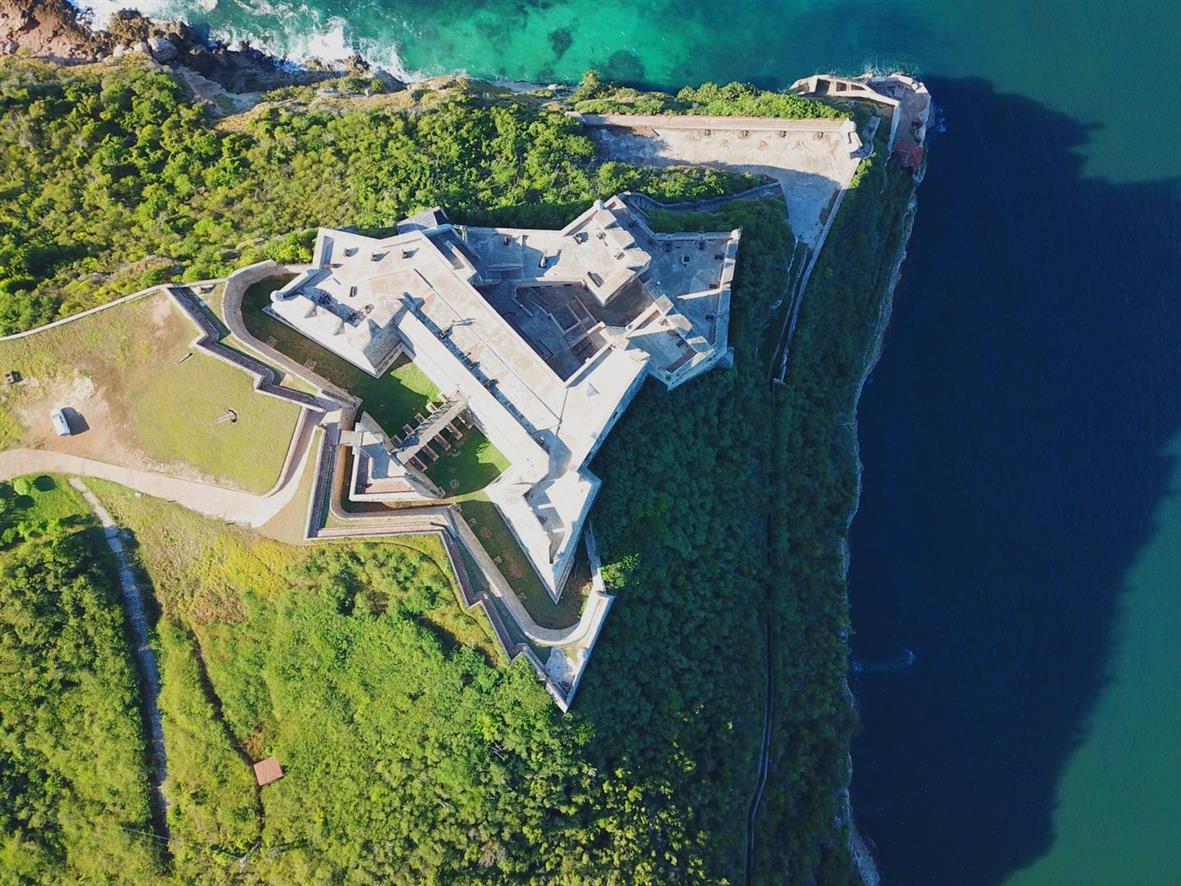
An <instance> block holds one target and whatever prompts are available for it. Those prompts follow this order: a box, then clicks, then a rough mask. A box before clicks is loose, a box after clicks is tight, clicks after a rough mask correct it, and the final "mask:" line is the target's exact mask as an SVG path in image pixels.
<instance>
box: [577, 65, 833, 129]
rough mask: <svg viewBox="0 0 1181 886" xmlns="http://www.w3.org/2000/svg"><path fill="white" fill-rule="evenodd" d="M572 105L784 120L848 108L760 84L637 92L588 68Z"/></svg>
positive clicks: (603, 110)
mask: <svg viewBox="0 0 1181 886" xmlns="http://www.w3.org/2000/svg"><path fill="white" fill-rule="evenodd" d="M574 109H575V110H576V111H581V112H582V113H584V114H700V115H709V116H717V117H780V118H783V119H786V120H813V119H816V118H823V119H828V120H839V119H842V118H847V117H848V118H851V117H852V116H853V112H852V111H851V110H846V109H844V108H839V107H834V106H833V105H831V104H826V103H824V102H821V101H816V100H815V99H810V98H801V97H800V96H798V95H785V94H784V93H782V92H771V91H769V90H766V89H759V88H757V87H755V86H751V85H750V84H749V83H727V84H726V85H725V86H719V85H717V84H716V83H703V84H701V86H698V87H697V88H693V87H692V86H686V87H685V88H684V89H682V90H681V91H680V92H678V93H677V94H676V95H675V96H674V95H670V94H668V93H667V92H642V91H640V90H638V89H633V88H631V87H628V86H620V85H618V84H615V83H609V82H606V81H603V80H600V79H599V75H598V74H597V73H596V72H595V71H587V72H586V74H585V75H584V76H583V78H582V82H581V83H579V84H578V88H577V89H576V90H575V91H574Z"/></svg>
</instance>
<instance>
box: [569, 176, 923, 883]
mask: <svg viewBox="0 0 1181 886" xmlns="http://www.w3.org/2000/svg"><path fill="white" fill-rule="evenodd" d="M912 188H913V183H912V182H911V180H910V178H909V176H907V175H905V174H904V173H901V172H898V171H896V170H894V169H893V168H892V167H887V166H886V165H885V164H884V163H882V162H881V161H874V162H873V163H872V164H870V165H869V166H868V167H867V168H866V169H865V170H864V171H863V172H862V173H861V174H860V175H859V176H858V178H857V182H856V186H855V189H854V191H853V192H852V193H851V194H850V195H849V196H848V197H847V198H846V202H845V206H844V208H843V209H842V211H841V214H840V216H839V217H838V220H837V222H836V228H835V230H834V231H833V234H832V236H831V237H830V239H829V241H828V242H829V244H830V245H829V246H828V247H827V248H826V251H825V253H824V254H823V256H822V257H821V260H820V263H819V265H818V267H817V269H816V271H815V273H814V274H813V277H812V280H813V282H812V284H811V286H810V287H809V291H808V293H807V295H806V298H805V301H804V307H803V311H802V313H801V316H800V321H799V326H798V328H797V332H796V338H795V341H794V344H793V349H792V364H791V370H790V374H789V377H788V383H787V385H786V386H784V387H778V388H774V389H773V393H771V394H770V395H768V390H769V388H768V377H769V368H770V367H769V365H768V363H767V361H766V359H765V358H764V360H762V361H760V360H759V359H756V357H755V351H756V348H757V347H758V346H759V344H760V341H759V339H760V336H761V335H763V334H765V335H768V336H773V335H774V334H776V333H777V332H778V330H779V327H780V324H779V323H777V322H769V323H768V322H766V319H767V317H768V307H769V305H770V304H771V303H772V302H774V301H775V300H776V299H778V298H779V297H780V295H781V293H782V289H783V286H784V284H785V283H786V280H785V270H786V266H787V258H788V256H789V255H790V254H791V250H792V248H793V247H792V243H791V240H790V237H789V236H788V235H787V233H786V231H785V230H784V229H783V226H782V223H781V221H780V220H779V217H778V216H777V214H776V213H775V212H774V211H773V210H772V207H773V204H768V203H762V204H755V205H749V204H748V205H745V206H742V205H732V206H730V207H727V209H726V211H725V212H722V213H718V214H717V215H714V216H712V217H710V216H704V217H703V216H699V215H683V216H671V215H666V216H662V218H661V221H663V222H664V224H665V225H666V226H673V227H676V228H698V229H714V230H718V229H722V230H724V229H727V228H731V227H738V226H741V227H742V229H743V241H742V248H741V249H740V250H739V256H738V266H737V269H736V273H735V282H734V292H735V298H734V301H733V304H734V315H733V318H732V325H731V341H732V342H733V343H734V344H735V346H736V348H737V351H738V353H737V359H736V360H735V366H734V368H733V369H732V370H730V371H729V372H725V373H715V374H711V375H710V376H708V377H707V378H705V379H702V380H701V381H699V382H695V383H693V384H691V385H687V386H685V387H684V388H681V389H678V390H676V391H673V392H671V393H668V392H666V391H663V390H657V389H656V388H655V386H651V387H649V388H647V389H645V390H644V391H641V393H640V395H639V396H638V397H637V399H636V401H635V402H634V403H633V405H632V407H631V408H630V409H629V411H628V413H627V414H626V415H625V416H624V418H623V419H622V420H621V421H620V424H619V426H618V428H617V429H616V430H615V431H614V432H613V435H612V437H611V438H610V439H609V440H608V441H607V443H606V444H605V445H604V447H603V451H602V453H601V454H600V456H599V458H598V459H597V460H596V463H595V470H596V471H597V472H599V474H600V476H602V478H603V481H604V483H603V492H602V493H601V495H600V499H599V502H598V505H597V507H596V510H595V513H594V514H593V515H592V517H593V519H594V520H595V525H596V527H598V530H599V541H600V547H601V548H602V550H603V553H604V558H605V559H604V562H605V573H606V574H607V576H608V583H609V585H610V586H611V587H612V588H613V589H615V590H616V592H617V593H619V595H620V610H619V611H621V612H627V617H626V618H621V619H619V620H617V621H616V622H613V623H612V625H611V629H610V630H609V631H607V633H606V634H605V637H604V639H603V641H602V642H601V643H600V646H599V648H598V650H597V651H596V653H595V654H596V663H595V670H594V679H593V680H589V681H588V683H587V684H586V685H585V686H584V688H583V689H582V693H583V695H582V698H581V699H580V701H579V711H580V713H581V714H582V715H584V716H586V717H587V718H588V719H591V720H593V721H594V722H595V723H596V724H597V727H598V731H597V734H596V747H598V748H600V749H605V752H606V756H605V757H604V758H603V759H602V760H601V761H600V765H603V766H612V767H626V769H627V770H628V771H634V772H638V773H644V776H645V783H646V785H647V790H648V792H649V794H650V795H652V796H659V795H660V793H661V792H665V793H666V794H668V795H671V796H675V797H676V798H677V800H676V802H675V808H676V809H677V810H684V814H685V816H686V817H685V819H684V821H683V822H682V823H681V826H682V827H684V829H685V831H686V832H687V833H693V834H696V835H698V836H699V838H700V839H701V840H702V845H701V849H700V852H701V856H702V858H703V859H704V860H705V864H706V869H708V870H710V871H713V872H714V874H715V875H723V876H727V877H729V878H731V879H733V880H739V879H741V877H742V861H743V852H742V842H743V836H744V830H743V829H742V828H740V827H737V826H735V822H740V821H741V822H745V820H746V814H747V808H748V807H747V804H748V803H749V800H750V796H751V790H752V785H753V773H754V771H755V757H754V754H755V752H756V750H757V748H758V746H759V735H758V733H759V730H760V728H761V726H762V722H761V717H760V716H756V715H755V714H754V713H753V712H756V711H759V712H761V711H762V709H763V693H764V688H765V684H764V683H763V681H762V679H761V677H762V675H763V674H765V673H766V672H767V671H766V666H765V656H766V655H767V648H768V647H767V639H768V638H770V663H771V668H772V673H773V676H774V682H773V686H774V718H773V721H772V745H771V750H772V753H771V759H770V770H769V777H768V781H767V788H766V792H765V795H764V798H763V803H762V806H761V808H760V812H759V816H758V819H757V827H758V832H757V837H758V839H757V843H756V846H757V848H758V851H757V854H756V857H755V859H754V865H755V867H754V879H755V882H787V883H798V882H823V883H839V882H847V881H848V880H849V879H850V860H849V857H848V851H847V834H846V833H842V832H840V831H839V830H838V831H836V832H834V826H833V823H834V822H841V821H844V815H843V812H842V807H841V803H842V800H841V792H842V789H843V788H844V786H845V785H846V784H847V782H848V758H847V755H848V741H849V735H850V733H851V731H852V728H853V725H854V714H853V711H852V710H851V708H850V706H849V703H848V700H847V695H846V693H845V677H846V674H847V671H848V661H847V656H848V646H847V640H846V638H847V636H848V631H849V620H848V611H847V599H846V591H845V581H844V563H843V559H842V548H841V544H842V541H843V540H844V539H845V538H846V535H847V531H848V518H849V514H850V512H851V508H852V506H853V502H854V498H855V495H856V490H857V473H856V470H857V466H856V460H855V455H854V448H853V443H854V440H853V436H852V435H853V431H852V417H853V410H854V397H855V395H856V392H857V389H858V385H859V382H860V379H861V377H862V375H863V373H864V371H865V369H866V364H867V361H868V360H869V358H870V355H871V353H872V350H873V348H874V346H875V344H876V338H877V334H878V331H879V330H878V323H879V318H880V316H881V312H882V304H883V299H884V297H885V294H886V289H887V284H888V282H889V281H888V276H889V273H890V269H891V263H892V260H893V259H894V257H895V256H896V255H897V254H898V249H899V248H900V247H901V245H902V238H903V237H904V235H905V221H906V206H907V201H908V199H909V195H910V192H911V189H912ZM764 324H765V325H764ZM762 344H763V347H762V349H761V350H760V353H762V354H764V355H769V354H770V353H771V352H772V351H773V349H774V348H773V346H774V342H773V341H770V340H768V341H766V342H763V343H762ZM636 475H641V476H644V477H645V478H647V480H648V482H646V483H645V484H644V485H643V486H641V487H638V488H637V487H636V486H635V485H634V484H629V483H628V482H626V481H627V479H628V478H631V477H634V476H636ZM674 489H675V490H676V492H675V494H674V493H673V492H672V491H671V490H674ZM736 503H741V507H735V504H736ZM653 649H659V650H660V656H659V657H660V665H661V666H660V667H659V668H653V667H650V666H649V665H648V664H647V662H649V661H650V659H651V656H652V650H653ZM735 674H745V675H747V676H746V678H744V679H743V680H741V681H736V680H735V679H734V676H733V675H735ZM754 675H759V678H755V676H754ZM706 711H708V712H709V713H708V716H703V712H706ZM670 746H675V747H676V748H677V752H676V753H672V754H670V753H669V750H668V748H669V747H670ZM719 798H724V799H719Z"/></svg>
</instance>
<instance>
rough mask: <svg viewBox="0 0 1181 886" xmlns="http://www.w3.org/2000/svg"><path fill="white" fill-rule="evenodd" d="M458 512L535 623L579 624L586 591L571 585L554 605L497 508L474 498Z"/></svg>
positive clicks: (486, 501) (555, 625) (549, 626)
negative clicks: (494, 561) (495, 561)
mask: <svg viewBox="0 0 1181 886" xmlns="http://www.w3.org/2000/svg"><path fill="white" fill-rule="evenodd" d="M459 510H460V513H462V514H463V518H464V519H465V520H467V522H468V525H470V526H471V527H472V531H473V532H475V533H476V535H477V536H478V537H479V539H480V542H481V543H482V544H483V545H484V549H485V550H486V551H487V552H488V555H489V556H490V557H492V558H493V559H494V560H497V564H496V565H497V566H498V567H499V568H500V571H501V573H502V574H503V575H504V577H505V579H506V580H507V581H508V583H509V584H510V585H511V586H512V589H513V590H514V591H515V592H516V594H517V597H518V598H519V599H520V601H521V602H522V603H523V604H524V606H525V608H526V609H527V610H528V611H529V615H530V616H532V617H533V620H534V621H535V622H537V623H538V624H539V625H541V626H542V627H543V628H566V627H569V626H570V625H572V624H574V623H575V622H577V621H578V617H579V615H580V614H581V613H582V605H583V603H585V602H586V593H585V588H576V587H575V586H574V584H575V583H574V582H570V586H569V587H568V588H567V590H566V591H565V592H564V593H563V594H562V599H561V601H559V602H558V603H554V601H553V598H552V597H550V595H549V591H547V590H546V589H545V585H543V584H542V583H541V579H540V578H539V577H538V575H537V572H536V570H534V568H533V565H532V564H531V563H530V562H529V560H528V558H527V557H526V556H525V552H524V551H522V550H521V546H520V545H519V544H518V543H517V538H516V536H514V535H513V533H512V530H510V529H509V528H508V526H507V525H506V524H505V522H504V518H503V517H501V516H500V511H498V510H497V509H496V505H494V504H492V502H490V501H489V500H488V499H487V498H485V497H483V496H478V495H477V496H473V497H471V498H468V499H466V500H465V501H463V502H462V503H461V504H460V505H459ZM580 591H581V592H580Z"/></svg>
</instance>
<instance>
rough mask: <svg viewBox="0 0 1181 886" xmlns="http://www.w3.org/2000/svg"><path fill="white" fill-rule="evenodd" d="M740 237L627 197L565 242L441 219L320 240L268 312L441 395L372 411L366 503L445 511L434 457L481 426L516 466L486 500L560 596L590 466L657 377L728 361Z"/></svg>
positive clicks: (356, 474) (363, 471) (363, 362)
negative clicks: (436, 400)
mask: <svg viewBox="0 0 1181 886" xmlns="http://www.w3.org/2000/svg"><path fill="white" fill-rule="evenodd" d="M738 238H739V232H738V231H730V232H727V233H714V234H657V233H654V232H653V231H652V229H651V228H650V227H649V225H648V221H647V219H646V217H645V216H644V214H643V213H642V212H641V211H640V210H639V209H638V208H636V207H635V206H634V205H632V203H631V202H630V201H629V196H628V195H627V194H623V195H620V196H617V197H613V198H611V199H610V200H608V201H607V202H606V203H602V202H599V201H596V202H595V204H594V205H593V206H591V207H590V208H589V209H588V210H587V211H586V212H584V213H583V214H582V215H580V216H579V217H578V218H576V219H575V220H574V221H572V222H571V223H570V224H569V225H567V226H566V227H565V228H563V229H562V230H560V231H550V230H519V229H507V228H474V227H463V226H460V225H453V224H451V223H450V222H449V221H448V219H447V217H446V216H445V215H444V214H443V212H442V211H441V210H439V209H433V210H428V211H426V212H423V213H420V214H419V215H416V216H414V217H413V218H409V219H407V220H405V221H404V222H402V223H401V224H399V225H398V233H397V234H396V235H395V236H392V237H387V238H384V239H374V238H371V237H364V236H361V235H360V234H355V233H350V232H347V231H337V230H328V229H321V230H320V232H319V234H318V236H317V238H316V247H315V259H314V264H313V266H312V267H310V268H309V269H308V270H306V271H304V272H303V273H301V274H299V275H298V276H297V277H296V278H295V279H294V280H292V281H291V282H290V283H288V284H287V285H286V286H284V287H283V288H282V289H280V290H278V291H276V292H275V293H273V295H272V296H271V299H272V301H271V304H270V305H269V307H268V308H267V310H268V311H269V312H270V313H271V314H272V315H274V316H275V317H277V318H279V319H280V320H282V321H283V322H285V323H287V324H289V325H290V326H292V327H294V328H295V329H296V330H298V331H299V332H301V333H303V334H304V335H306V336H308V337H309V338H311V339H313V340H314V341H316V342H318V343H319V344H320V345H322V346H323V347H325V348H327V349H328V350H330V351H332V352H333V353H336V354H338V355H339V356H341V357H343V358H344V359H346V360H348V361H349V362H350V363H353V364H354V365H356V366H358V367H360V368H361V369H363V370H365V371H366V372H368V373H370V374H372V375H374V376H380V375H382V374H383V373H384V372H385V371H386V370H388V369H389V368H390V366H391V365H392V364H393V362H394V361H395V360H396V359H398V358H399V357H400V356H402V355H403V354H404V355H406V356H408V357H409V358H410V359H412V360H413V361H414V362H415V364H417V365H418V366H419V367H420V368H421V369H422V371H423V372H424V373H425V374H426V375H427V376H428V377H429V378H430V379H431V381H432V382H433V383H434V384H435V386H436V387H438V389H439V390H440V391H441V392H442V394H443V395H444V398H445V402H444V403H442V404H441V405H437V406H436V407H435V408H434V411H433V412H431V414H430V415H428V416H426V417H425V418H422V419H421V420H420V421H419V422H418V424H417V426H414V427H411V426H410V425H407V426H405V427H404V428H401V429H399V428H384V429H383V428H381V427H379V426H378V425H377V423H376V422H374V421H373V420H372V418H370V417H369V416H367V415H366V416H363V417H362V419H361V420H360V421H359V422H358V424H357V427H356V428H355V429H354V430H353V431H352V432H350V433H348V434H346V435H345V436H344V437H343V438H342V440H343V442H345V443H347V444H351V445H352V446H353V447H354V450H355V454H356V458H355V459H354V470H353V477H352V482H351V483H350V486H349V495H350V496H351V497H352V498H354V499H359V500H387V501H401V502H406V503H413V502H415V501H418V502H420V503H424V504H425V503H427V502H432V503H436V502H437V500H438V499H439V498H442V497H444V496H445V495H446V491H445V490H441V489H439V488H438V487H437V486H435V484H434V483H432V482H431V481H430V480H429V479H428V478H427V477H426V474H425V467H426V463H427V460H428V459H429V458H433V457H434V453H433V450H432V449H430V448H429V447H428V444H429V443H431V441H432V440H435V439H436V438H437V437H438V435H439V432H440V431H441V430H442V429H443V428H444V427H448V426H451V427H452V428H454V429H456V430H457V431H458V432H459V433H460V434H462V432H463V429H464V428H465V427H470V426H471V425H475V426H477V427H478V428H479V429H480V430H482V431H483V432H484V434H485V435H486V436H487V437H488V439H489V441H490V442H491V443H492V444H493V445H494V446H495V447H496V448H497V449H499V450H500V451H501V452H502V453H503V454H504V455H505V456H506V457H507V459H508V460H509V461H510V462H511V465H510V467H509V468H508V469H506V470H505V471H504V472H503V473H502V474H501V475H500V476H499V477H498V478H497V479H496V480H495V481H494V482H493V483H492V484H491V485H489V486H488V487H487V488H486V490H485V491H486V493H487V495H488V496H489V498H490V499H491V500H492V501H493V503H494V504H495V505H496V507H497V508H498V510H499V511H500V513H501V515H502V516H503V517H504V520H505V522H506V523H507V525H508V526H509V528H510V529H511V530H512V532H513V534H514V535H515V536H516V538H517V541H518V542H519V543H520V545H521V547H522V549H523V550H524V552H525V554H526V555H527V557H528V558H529V560H530V562H531V563H532V564H533V566H534V568H535V569H536V571H537V573H538V575H539V576H540V577H541V579H542V581H543V582H544V584H545V586H546V588H547V589H548V590H549V592H550V594H551V595H552V596H553V597H554V599H557V598H558V596H559V595H560V594H561V590H562V587H563V585H564V583H565V581H566V578H567V576H568V574H569V572H570V568H571V565H572V563H573V561H574V551H575V548H576V542H577V540H578V538H579V536H580V534H581V532H582V527H583V523H584V522H585V519H586V516H587V513H588V512H589V510H590V505H591V501H592V500H593V498H594V495H595V493H596V492H597V490H598V487H599V484H600V481H599V479H598V478H597V477H596V476H595V475H594V474H593V473H591V471H590V470H589V469H588V467H587V463H588V462H589V461H590V459H591V458H592V457H593V456H594V454H595V452H596V450H597V449H598V447H599V445H600V444H601V443H602V441H603V439H604V437H605V436H606V434H607V432H608V431H609V430H610V428H611V426H612V424H614V422H615V420H616V419H617V418H618V417H619V415H620V414H621V413H622V412H623V410H624V408H625V407H626V406H627V404H628V402H629V401H630V399H631V398H632V396H633V395H634V394H635V392H636V391H637V390H638V389H639V387H640V384H641V383H642V381H643V379H644V377H645V375H646V374H651V375H653V376H655V377H656V378H657V379H659V380H660V381H662V382H664V384H666V385H667V386H668V387H669V388H673V387H676V386H677V385H679V384H682V383H683V382H685V381H687V380H689V379H690V378H693V377H694V376H697V375H699V374H700V373H702V372H705V371H706V370H708V369H709V368H711V367H712V366H713V365H714V364H715V363H717V362H718V361H719V360H722V359H724V358H728V356H729V353H730V351H729V349H728V347H727V327H728V321H729V313H730V281H731V278H732V276H733V274H734V260H735V255H736V253H737V249H738ZM442 445H444V447H446V445H447V444H446V438H443V441H442Z"/></svg>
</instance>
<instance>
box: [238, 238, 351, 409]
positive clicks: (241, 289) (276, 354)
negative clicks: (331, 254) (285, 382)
mask: <svg viewBox="0 0 1181 886" xmlns="http://www.w3.org/2000/svg"><path fill="white" fill-rule="evenodd" d="M298 270H303V266H292V265H281V264H279V263H278V262H274V261H271V260H270V259H267V260H266V261H261V262H257V263H256V264H253V265H249V266H247V267H245V268H242V269H241V270H240V271H235V272H234V273H232V274H230V276H229V279H228V280H226V285H225V291H224V292H223V293H222V300H221V304H222V314H223V316H224V319H225V324H226V326H227V327H228V328H229V330H230V332H231V333H232V334H233V336H234V337H235V338H236V339H238V340H239V341H240V342H242V344H244V345H246V347H248V348H250V349H251V350H252V351H255V352H257V353H259V354H261V355H262V356H264V357H266V358H267V359H268V360H270V361H271V362H272V363H274V364H275V365H277V366H282V367H283V368H284V369H286V370H287V371H288V372H290V373H292V374H293V375H296V376H298V377H300V378H303V379H305V380H307V381H308V382H310V383H311V384H314V385H315V386H316V387H318V388H320V390H321V391H323V392H324V393H326V394H329V395H330V396H331V397H332V398H333V399H335V400H337V401H339V402H340V403H341V404H344V403H349V404H352V405H354V406H356V405H357V404H358V403H359V402H360V401H359V400H357V398H356V397H354V396H353V395H352V394H350V393H349V392H348V391H346V390H344V388H341V387H338V386H336V385H335V384H333V383H332V382H330V381H329V380H328V379H326V378H324V377H323V376H322V375H319V374H318V373H316V372H315V371H314V370H312V369H309V368H308V367H306V366H304V365H302V364H300V363H297V362H295V361H294V360H292V359H291V358H290V357H288V356H287V355H286V354H284V353H283V352H282V351H280V350H278V349H277V348H273V347H271V346H270V345H268V344H267V343H266V342H264V341H260V340H259V339H258V338H256V337H255V336H254V334H253V333H251V332H250V330H249V329H247V328H246V321H245V320H243V318H242V299H243V298H244V297H245V295H246V290H247V289H249V288H250V287H251V286H253V285H254V284H255V283H259V282H261V281H263V280H266V279H268V278H269V277H275V276H278V275H279V274H283V273H290V272H293V271H298Z"/></svg>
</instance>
